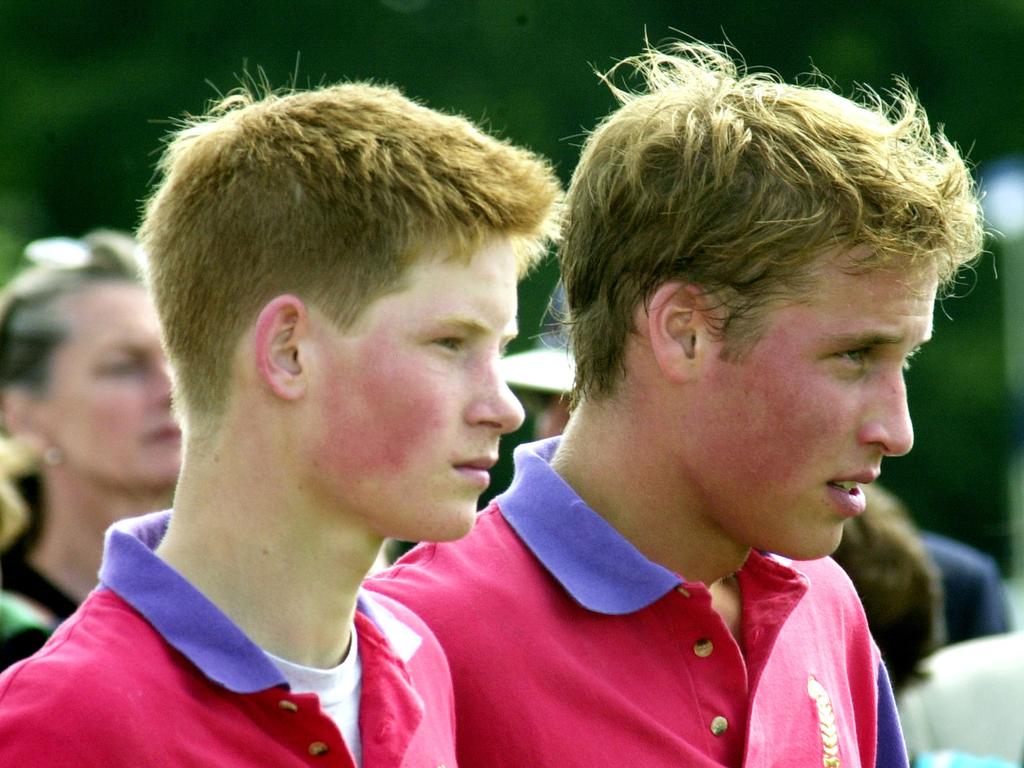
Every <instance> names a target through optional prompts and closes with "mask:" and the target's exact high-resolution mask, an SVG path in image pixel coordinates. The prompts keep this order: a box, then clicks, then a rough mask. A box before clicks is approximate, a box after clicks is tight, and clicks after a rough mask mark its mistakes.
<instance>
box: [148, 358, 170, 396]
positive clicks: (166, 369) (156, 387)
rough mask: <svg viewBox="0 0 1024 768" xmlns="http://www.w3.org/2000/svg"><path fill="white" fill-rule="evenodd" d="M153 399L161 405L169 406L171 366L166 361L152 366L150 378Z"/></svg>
mask: <svg viewBox="0 0 1024 768" xmlns="http://www.w3.org/2000/svg"><path fill="white" fill-rule="evenodd" d="M150 382H151V385H152V389H153V395H154V397H155V399H157V400H159V401H160V402H161V403H166V404H167V406H168V407H170V404H171V366H170V365H169V364H168V363H167V361H166V360H163V359H161V360H160V361H159V362H158V363H156V364H155V365H154V366H153V375H152V376H151V377H150Z"/></svg>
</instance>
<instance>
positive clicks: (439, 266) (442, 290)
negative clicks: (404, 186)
mask: <svg viewBox="0 0 1024 768" xmlns="http://www.w3.org/2000/svg"><path fill="white" fill-rule="evenodd" d="M517 284H518V276H517V272H516V257H515V253H514V251H513V248H512V246H511V244H510V243H509V241H508V240H507V239H504V238H499V239H496V240H495V241H493V242H491V243H489V244H487V245H485V246H484V247H482V248H479V249H478V250H476V251H474V252H473V253H472V254H470V255H469V256H456V257H452V256H450V255H448V254H446V253H444V252H429V253H426V254H424V255H423V256H421V257H420V258H417V259H416V260H415V261H414V262H413V263H412V264H411V265H410V266H409V267H408V268H407V269H406V270H405V272H404V273H403V275H402V278H401V279H400V280H399V282H398V283H397V284H396V286H395V287H394V289H393V290H392V291H390V292H388V293H386V294H385V295H383V296H381V297H379V298H377V299H376V300H374V301H373V302H371V303H370V304H369V305H368V306H367V307H366V309H365V310H364V311H363V313H362V314H361V315H360V317H359V318H358V319H357V321H356V326H357V327H358V326H359V325H360V324H362V323H363V322H365V321H367V320H369V319H370V318H372V317H373V316H374V315H380V314H382V313H383V314H392V315H402V314H407V313H410V312H424V313H428V314H437V313H447V312H450V313H454V314H458V313H460V312H472V313H473V314H475V315H480V316H482V317H486V318H489V320H490V321H491V322H493V323H494V324H500V325H503V324H505V323H507V322H508V320H509V317H508V315H509V313H511V314H512V316H513V317H514V315H515V310H516V301H517Z"/></svg>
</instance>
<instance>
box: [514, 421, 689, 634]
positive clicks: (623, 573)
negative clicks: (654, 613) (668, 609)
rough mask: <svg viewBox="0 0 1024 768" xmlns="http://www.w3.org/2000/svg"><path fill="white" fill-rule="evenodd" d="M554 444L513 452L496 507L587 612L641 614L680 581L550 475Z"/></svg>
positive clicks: (538, 444)
mask: <svg viewBox="0 0 1024 768" xmlns="http://www.w3.org/2000/svg"><path fill="white" fill-rule="evenodd" d="M559 439H560V438H557V437H553V438H550V439H548V440H541V441H538V442H535V443H527V444H524V445H520V446H518V447H516V449H515V452H514V460H515V477H514V479H513V481H512V484H511V486H509V488H508V490H507V491H505V492H504V493H502V494H501V495H500V496H498V497H497V498H496V499H495V501H496V502H497V504H498V508H499V509H500V510H501V513H502V515H503V516H504V517H505V519H506V520H507V521H508V524H509V525H510V526H512V529H513V530H514V531H515V532H516V533H517V534H518V535H519V538H520V539H522V540H523V543H524V544H526V546H527V548H528V549H529V550H530V551H531V552H533V554H534V555H535V556H536V557H537V559H538V560H540V561H541V563H543V565H544V567H545V568H547V570H548V571H549V572H550V573H551V575H552V576H554V577H555V578H556V579H557V580H558V581H559V583H561V585H562V586H563V587H564V588H565V590H566V591H567V592H568V593H569V594H570V595H572V596H573V598H574V599H575V600H576V601H577V602H578V603H579V604H580V605H582V606H583V607H584V608H587V609H588V610H591V611H595V612H597V613H605V614H611V615H620V614H626V613H633V612H635V611H639V610H640V609H642V608H646V607H647V606H648V605H651V604H652V603H654V602H655V601H657V600H658V599H659V598H661V597H662V596H663V595H665V594H666V593H668V592H669V591H671V590H672V589H674V588H675V587H677V586H678V585H680V584H681V583H683V582H682V579H681V578H680V577H679V576H677V575H676V574H674V573H672V571H669V570H668V569H666V568H664V567H662V566H660V565H658V564H657V563H654V562H652V561H651V560H648V559H647V558H646V557H644V556H643V555H642V554H641V553H640V551H639V550H637V549H636V547H634V546H633V545H632V544H630V543H629V542H628V541H627V540H626V539H625V538H623V537H622V535H621V534H620V533H619V532H618V531H616V530H615V529H614V528H612V526H610V525H609V524H608V523H607V522H606V521H605V520H604V518H602V517H601V516H600V515H598V514H597V513H596V512H594V511H593V510H591V509H590V508H589V507H588V506H587V505H586V504H585V503H584V502H583V501H582V500H581V499H580V497H579V496H577V495H576V492H575V491H573V489H572V488H571V487H569V485H568V484H567V483H566V482H565V481H564V480H563V479H562V478H561V477H560V476H559V475H558V473H557V472H555V471H554V470H553V469H552V468H551V465H550V462H551V458H552V457H553V456H554V454H555V450H556V449H557V448H558V441H559Z"/></svg>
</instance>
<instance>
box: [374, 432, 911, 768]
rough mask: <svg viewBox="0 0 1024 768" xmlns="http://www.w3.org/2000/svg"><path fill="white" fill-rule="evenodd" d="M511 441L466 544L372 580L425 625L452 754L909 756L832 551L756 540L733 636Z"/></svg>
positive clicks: (602, 761) (817, 765)
mask: <svg viewBox="0 0 1024 768" xmlns="http://www.w3.org/2000/svg"><path fill="white" fill-rule="evenodd" d="M554 446H555V442H554V441H548V442H545V443H540V444H533V445H529V446H520V447H519V448H518V449H517V451H516V480H515V482H514V483H513V485H512V487H511V488H510V489H509V490H508V491H507V492H506V493H505V494H503V495H502V496H499V497H498V499H497V500H496V503H495V504H492V505H491V506H490V507H489V508H488V509H487V510H485V511H484V512H483V513H482V514H481V515H480V516H479V518H478V520H477V522H476V526H475V528H474V530H473V531H472V532H471V533H470V535H469V536H468V537H466V538H465V539H462V540H460V541H458V542H453V543H450V544H440V545H421V546H420V547H418V548H416V549H414V550H413V551H412V552H411V553H410V554H409V555H407V556H406V557H405V558H403V560H401V561H400V562H399V564H398V566H396V567H395V568H393V569H392V570H390V571H388V572H385V573H384V574H382V575H381V576H380V577H377V578H375V579H373V580H371V582H370V583H369V584H368V587H369V588H371V589H374V590H379V591H381V592H383V593H385V594H388V595H391V596H396V597H397V598H398V599H400V600H401V601H402V602H403V603H404V604H406V605H409V606H410V607H412V608H413V609H414V610H415V611H416V612H417V614H418V615H419V616H421V617H422V618H423V619H424V621H426V622H427V624H428V625H429V626H430V627H431V629H432V630H433V631H434V633H435V635H436V636H437V638H438V639H439V640H440V642H441V645H442V647H443V648H444V650H445V652H446V654H447V655H448V659H449V663H450V665H451V669H452V677H453V682H454V685H455V703H456V716H457V722H458V755H459V760H460V762H462V764H463V765H467V766H488V768H505V767H507V768H513V766H515V767H516V768H520V767H521V766H530V767H531V768H540V767H546V766H550V767H551V768H556V767H557V768H574V767H576V766H579V768H584V767H586V768H592V766H606V765H623V766H641V767H642V768H680V766H684V767H685V768H713V767H720V766H731V767H732V768H739V767H740V766H751V767H753V766H757V767H758V768H768V767H769V766H772V767H777V768H823V766H824V768H840V766H842V768H874V766H876V765H878V766H886V767H887V768H905V766H906V755H905V751H904V749H903V744H902V739H901V737H900V734H899V730H898V723H897V720H896V717H895V707H894V704H893V700H892V695H891V690H890V688H889V685H888V679H887V677H886V675H885V673H884V669H883V668H882V667H881V665H880V659H879V654H878V651H877V648H876V647H875V645H874V643H873V642H872V640H871V637H870V635H869V633H868V627H867V622H866V619H865V617H864V612H863V610H862V609H861V605H860V601H859V600H858V598H857V595H856V593H855V592H854V590H853V587H852V585H851V584H850V581H849V579H848V578H847V577H846V575H845V574H844V573H843V572H842V570H841V569H840V568H839V566H838V565H836V564H835V563H834V562H833V561H831V560H830V559H828V558H826V559H823V560H820V561H815V562H808V563H800V564H799V565H798V567H794V565H793V564H790V563H788V562H787V561H784V560H781V559H779V558H775V557H772V556H768V555H763V554H759V553H753V554H752V555H751V556H750V558H749V559H748V561H747V563H746V564H745V565H744V566H743V568H742V569H741V570H740V572H739V574H738V579H739V585H740V591H741V593H742V600H743V619H742V630H741V637H740V638H739V640H737V639H736V638H734V637H733V635H732V633H731V632H730V631H729V629H728V628H727V627H726V625H725V624H724V622H723V621H722V619H721V617H720V616H719V615H718V614H717V613H716V612H715V611H714V610H713V609H712V607H711V596H710V593H709V592H708V590H707V589H706V588H705V586H704V585H703V584H700V583H694V582H689V581H687V580H686V579H684V578H683V577H681V576H679V575H678V574H674V573H672V572H670V571H668V570H666V569H665V568H663V567H661V566H660V565H658V564H656V563H653V562H651V561H649V560H647V559H646V558H644V557H643V555H642V554H640V553H639V552H638V551H637V550H636V549H635V548H634V547H633V546H632V545H630V544H629V543H628V542H627V541H626V540H625V539H623V538H622V537H621V536H620V535H619V534H618V533H617V532H616V531H615V530H614V529H613V528H612V527H611V526H609V525H608V524H607V523H606V522H605V521H604V520H603V519H602V518H600V517H599V516H598V515H596V514H595V513H594V512H593V511H591V510H590V509H589V508H587V507H586V505H585V504H584V503H583V502H582V501H581V500H580V499H579V497H578V496H576V494H575V493H574V492H573V491H572V489H571V488H570V487H569V486H568V485H566V484H565V482H564V481H562V480H561V478H560V477H559V476H558V475H557V474H556V473H555V472H554V471H553V470H552V469H551V468H550V466H549V465H548V460H549V458H550V456H551V454H552V453H553V451H554Z"/></svg>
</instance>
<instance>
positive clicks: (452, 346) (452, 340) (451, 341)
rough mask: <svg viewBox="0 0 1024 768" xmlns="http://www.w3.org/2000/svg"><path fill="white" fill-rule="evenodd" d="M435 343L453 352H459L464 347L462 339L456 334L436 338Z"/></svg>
mask: <svg viewBox="0 0 1024 768" xmlns="http://www.w3.org/2000/svg"><path fill="white" fill-rule="evenodd" d="M434 343H435V344H437V345H439V346H441V347H444V348H445V349H448V350H451V351H452V352H458V351H459V350H460V349H462V343H463V342H462V339H460V338H458V337H456V336H446V337H444V338H441V339H436V340H435V341H434Z"/></svg>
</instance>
